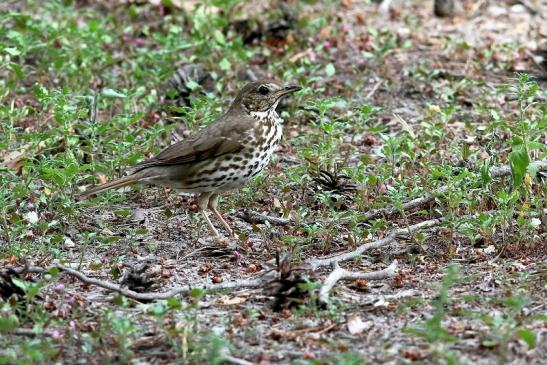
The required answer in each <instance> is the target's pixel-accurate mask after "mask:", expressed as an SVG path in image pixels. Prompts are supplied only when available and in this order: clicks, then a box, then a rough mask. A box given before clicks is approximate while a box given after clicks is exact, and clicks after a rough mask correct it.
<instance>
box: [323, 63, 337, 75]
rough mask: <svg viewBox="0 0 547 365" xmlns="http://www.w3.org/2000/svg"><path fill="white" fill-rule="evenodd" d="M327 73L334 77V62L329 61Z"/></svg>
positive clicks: (326, 67) (326, 68)
mask: <svg viewBox="0 0 547 365" xmlns="http://www.w3.org/2000/svg"><path fill="white" fill-rule="evenodd" d="M325 73H326V74H327V76H329V77H332V76H334V74H335V73H336V68H334V65H333V64H332V63H329V64H328V65H327V66H325Z"/></svg>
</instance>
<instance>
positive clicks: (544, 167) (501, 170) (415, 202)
mask: <svg viewBox="0 0 547 365" xmlns="http://www.w3.org/2000/svg"><path fill="white" fill-rule="evenodd" d="M531 164H534V165H536V166H537V168H538V171H547V160H542V161H533V162H532V163H531ZM509 175H511V168H510V167H509V166H508V165H502V166H493V167H491V168H490V177H492V178H500V177H503V176H509ZM450 188H451V186H449V185H443V186H441V187H440V188H438V189H435V190H433V191H432V192H431V193H427V194H424V195H422V196H421V197H418V198H415V199H412V200H410V201H408V202H406V203H405V204H403V209H402V210H403V211H405V212H406V211H409V210H412V209H416V208H419V207H423V206H424V205H426V204H428V203H429V202H431V201H432V200H434V199H435V197H436V196H438V195H442V194H444V193H446V192H447V191H448V190H449V189H450ZM400 213H401V210H399V209H397V208H393V207H387V208H380V209H374V210H371V211H369V212H367V213H366V214H365V216H364V218H363V222H367V221H369V220H371V219H376V218H381V217H384V218H389V217H393V216H396V215H398V214H400Z"/></svg>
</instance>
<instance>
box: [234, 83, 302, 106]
mask: <svg viewBox="0 0 547 365" xmlns="http://www.w3.org/2000/svg"><path fill="white" fill-rule="evenodd" d="M300 89H301V87H299V86H296V85H283V84H281V83H279V82H277V81H275V80H269V79H264V80H258V81H253V82H250V83H248V84H247V85H245V87H243V89H242V90H241V91H240V92H239V94H238V96H237V98H236V99H235V101H234V106H237V107H240V106H241V107H242V108H243V109H244V110H245V111H246V112H247V113H263V112H268V111H271V110H275V108H276V107H277V103H279V100H281V98H282V97H283V96H285V95H287V94H290V93H293V92H295V91H298V90H300Z"/></svg>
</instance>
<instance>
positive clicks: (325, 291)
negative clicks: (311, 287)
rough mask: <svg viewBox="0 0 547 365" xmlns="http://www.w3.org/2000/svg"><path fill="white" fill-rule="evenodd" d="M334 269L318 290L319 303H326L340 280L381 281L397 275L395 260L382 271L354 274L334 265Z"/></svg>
mask: <svg viewBox="0 0 547 365" xmlns="http://www.w3.org/2000/svg"><path fill="white" fill-rule="evenodd" d="M334 265H335V269H334V270H333V271H332V272H331V273H330V274H329V276H327V278H326V279H325V281H324V282H323V285H322V286H321V288H320V289H319V301H320V302H321V303H328V300H329V293H330V291H331V290H332V288H334V285H336V283H337V282H339V281H340V280H358V279H362V280H382V279H387V278H391V277H393V276H395V274H396V273H397V260H395V261H393V262H392V263H391V265H389V266H388V267H386V268H385V269H384V270H379V271H373V272H355V271H349V270H346V269H344V268H341V267H340V266H338V264H334Z"/></svg>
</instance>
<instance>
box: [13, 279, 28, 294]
mask: <svg viewBox="0 0 547 365" xmlns="http://www.w3.org/2000/svg"><path fill="white" fill-rule="evenodd" d="M11 282H12V283H13V284H14V285H15V286H16V287H18V288H20V289H21V290H23V291H24V292H26V291H27V288H28V286H29V284H28V283H27V282H26V281H24V280H21V279H19V278H16V277H12V278H11Z"/></svg>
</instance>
